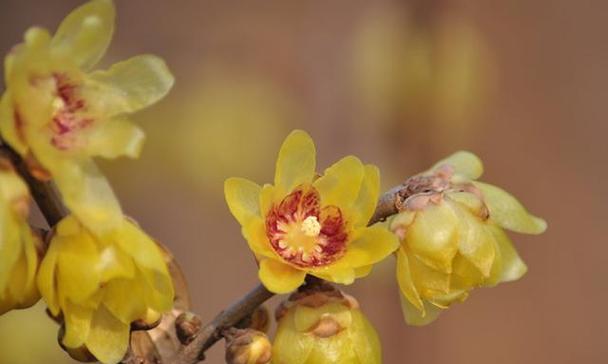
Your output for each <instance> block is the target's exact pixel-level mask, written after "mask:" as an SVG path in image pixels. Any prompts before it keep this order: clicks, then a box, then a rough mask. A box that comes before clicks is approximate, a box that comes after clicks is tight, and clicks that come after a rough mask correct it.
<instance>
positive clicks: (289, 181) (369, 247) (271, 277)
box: [224, 130, 399, 293]
mask: <svg viewBox="0 0 608 364" xmlns="http://www.w3.org/2000/svg"><path fill="white" fill-rule="evenodd" d="M315 158H316V156H315V146H314V144H313V141H312V139H311V138H310V136H309V135H308V134H306V133H305V132H303V131H301V130H296V131H294V132H292V133H291V134H290V135H289V136H288V137H287V139H285V141H284V143H283V146H282V147H281V150H280V152H279V157H278V160H277V164H276V173H275V181H274V185H268V184H267V185H264V186H263V187H260V186H258V185H257V184H255V183H253V182H251V181H249V180H246V179H243V178H229V179H228V180H227V181H226V183H225V185H224V191H225V196H226V201H227V203H228V207H229V208H230V211H231V212H232V214H233V215H234V217H235V218H236V219H237V220H238V222H239V223H240V224H241V226H242V231H243V235H244V237H245V238H246V239H247V241H248V243H249V247H250V248H251V249H252V250H253V252H254V253H255V255H256V258H257V259H258V261H259V264H260V269H259V277H260V280H261V281H262V283H264V285H265V286H266V287H267V288H268V289H269V290H270V291H272V292H275V293H287V292H290V291H293V290H294V289H296V288H297V287H298V286H300V285H301V284H302V283H303V282H304V277H305V276H306V274H307V273H308V274H312V275H314V276H317V277H319V278H322V279H325V280H329V281H332V282H336V283H342V284H350V283H352V282H353V281H354V279H355V278H357V277H362V276H365V275H367V274H368V273H369V272H370V270H371V266H372V265H373V264H374V263H377V262H378V261H380V260H382V259H384V258H385V257H386V256H388V255H389V254H391V253H392V252H394V251H395V250H396V249H397V247H398V246H399V242H398V241H397V239H396V238H395V236H393V234H391V233H390V232H388V231H387V230H386V229H383V228H382V227H379V226H374V227H366V225H367V222H368V221H369V219H370V217H371V216H372V214H373V212H374V209H375V207H376V203H377V200H378V193H379V184H380V181H379V179H380V177H379V173H378V169H377V168H376V167H375V166H372V165H365V166H364V165H363V164H362V163H361V161H360V160H359V159H357V158H356V157H354V156H348V157H345V158H343V159H341V160H340V161H338V162H337V163H335V164H334V165H333V166H331V167H329V168H328V169H326V170H325V173H324V175H323V176H321V177H318V178H317V175H316V174H315V170H316V168H315V164H316V162H315Z"/></svg>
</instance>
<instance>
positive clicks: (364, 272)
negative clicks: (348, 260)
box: [355, 264, 374, 278]
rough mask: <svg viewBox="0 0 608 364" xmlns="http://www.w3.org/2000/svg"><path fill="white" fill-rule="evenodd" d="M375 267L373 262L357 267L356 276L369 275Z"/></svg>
mask: <svg viewBox="0 0 608 364" xmlns="http://www.w3.org/2000/svg"><path fill="white" fill-rule="evenodd" d="M373 268H374V265H373V264H370V265H366V266H363V267H357V268H355V278H364V277H367V276H368V275H369V274H370V273H371V272H372V269H373Z"/></svg>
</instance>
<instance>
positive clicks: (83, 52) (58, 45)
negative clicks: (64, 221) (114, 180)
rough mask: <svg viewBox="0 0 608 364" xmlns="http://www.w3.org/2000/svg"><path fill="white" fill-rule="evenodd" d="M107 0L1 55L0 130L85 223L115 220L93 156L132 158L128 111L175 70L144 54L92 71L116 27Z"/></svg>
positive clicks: (158, 92)
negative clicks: (170, 70)
mask: <svg viewBox="0 0 608 364" xmlns="http://www.w3.org/2000/svg"><path fill="white" fill-rule="evenodd" d="M114 18H115V9H114V5H113V2H112V1H111V0H92V1H90V2H88V3H86V4H84V5H82V6H80V7H79V8H77V9H76V10H74V11H73V12H72V13H70V14H69V15H68V16H67V17H66V18H65V19H64V20H63V22H62V23H61V25H60V26H59V28H58V30H57V32H56V33H55V34H54V35H53V36H51V35H50V34H49V32H48V31H47V30H46V29H42V28H36V27H34V28H31V29H29V30H28V31H27V32H26V34H25V42H24V43H22V44H19V45H17V46H16V47H14V48H13V49H12V50H11V52H10V53H9V54H8V56H7V57H6V60H5V82H6V86H7V90H6V92H5V93H4V95H3V96H2V100H1V103H0V132H1V133H2V137H3V138H4V139H5V140H6V141H7V142H8V143H9V144H10V145H11V146H12V147H13V149H15V150H16V151H17V152H18V153H19V154H21V155H22V156H23V157H24V158H25V159H26V160H27V161H29V162H30V164H31V165H32V166H35V167H36V171H37V172H38V173H37V174H36V175H37V176H39V177H41V176H45V175H46V176H45V177H47V178H48V177H52V178H53V179H54V180H55V182H56V183H57V186H58V187H59V190H60V191H61V193H62V195H63V198H64V200H65V203H66V204H67V206H68V207H69V208H70V209H71V210H72V212H73V213H74V214H75V215H77V216H78V218H79V219H80V220H81V221H82V222H83V223H84V224H85V225H87V226H88V227H89V228H90V229H94V230H99V231H101V230H103V229H105V228H111V227H112V226H114V225H116V224H119V223H120V221H121V218H122V217H121V216H122V215H121V213H120V206H119V204H118V201H117V200H116V198H115V196H114V194H113V193H112V190H111V188H110V186H109V184H108V183H107V181H106V180H105V179H104V178H103V176H102V175H101V174H100V173H99V171H98V170H97V168H96V166H95V164H94V163H93V161H92V158H91V157H94V156H100V157H104V158H116V157H119V156H128V157H137V156H138V155H139V153H140V149H141V146H142V143H143V140H144V133H143V131H142V130H141V129H140V128H139V127H137V126H136V125H134V124H133V123H131V122H130V121H129V118H128V115H129V114H131V113H133V112H136V111H138V110H140V109H142V108H144V107H147V106H149V105H151V104H153V103H155V102H157V101H158V100H160V99H161V98H162V97H164V96H165V94H167V92H168V91H169V89H170V88H171V87H172V85H173V76H172V75H171V73H170V72H169V70H168V69H167V66H166V65H165V63H164V62H163V61H162V60H161V59H159V58H158V57H155V56H151V55H142V56H136V57H133V58H131V59H129V60H127V61H123V62H119V63H117V64H115V65H113V66H112V67H110V68H109V69H108V70H105V71H94V72H91V71H90V70H91V68H92V67H93V66H94V65H95V64H96V63H97V62H98V61H99V59H100V58H101V57H102V56H103V54H104V53H105V52H106V49H107V47H108V45H109V43H110V40H111V38H112V34H113V31H114V20H115V19H114Z"/></svg>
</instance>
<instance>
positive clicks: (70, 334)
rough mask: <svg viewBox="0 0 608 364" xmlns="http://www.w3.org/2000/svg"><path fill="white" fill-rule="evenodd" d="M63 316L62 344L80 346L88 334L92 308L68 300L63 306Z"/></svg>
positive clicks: (73, 346)
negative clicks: (63, 333)
mask: <svg viewBox="0 0 608 364" xmlns="http://www.w3.org/2000/svg"><path fill="white" fill-rule="evenodd" d="M63 318H64V322H65V336H64V337H63V345H65V346H67V347H68V348H74V349H75V348H78V347H80V346H82V345H83V344H84V343H85V341H86V339H87V337H88V336H89V330H90V328H91V320H92V318H93V310H91V309H90V308H87V307H84V306H80V305H76V304H73V303H72V302H70V301H69V300H68V301H67V302H66V304H65V306H64V307H63Z"/></svg>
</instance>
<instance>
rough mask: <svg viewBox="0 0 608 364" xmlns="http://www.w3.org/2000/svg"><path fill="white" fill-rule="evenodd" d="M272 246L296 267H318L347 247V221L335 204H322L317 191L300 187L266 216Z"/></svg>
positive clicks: (328, 261)
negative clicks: (322, 205)
mask: <svg viewBox="0 0 608 364" xmlns="http://www.w3.org/2000/svg"><path fill="white" fill-rule="evenodd" d="M266 235H267V236H268V239H269V240H270V244H271V245H272V248H273V249H274V250H275V251H276V252H277V253H278V254H279V255H280V256H281V257H282V258H283V259H285V260H286V261H287V262H289V263H291V264H293V265H295V266H298V267H303V268H304V267H320V266H324V265H328V264H330V263H332V262H334V261H336V260H337V259H338V258H340V257H341V256H342V255H343V254H344V251H345V249H346V240H347V238H348V234H347V233H346V222H345V221H344V217H343V216H342V212H341V211H340V209H339V208H338V207H336V206H324V207H321V199H320V196H319V192H318V191H317V190H316V189H315V188H314V187H312V186H300V187H298V188H296V189H295V190H294V191H293V192H291V193H290V194H289V195H287V196H286V197H285V198H284V199H283V200H282V201H281V202H280V203H278V204H275V205H273V206H272V208H271V209H270V211H269V212H268V215H267V216H266Z"/></svg>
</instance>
